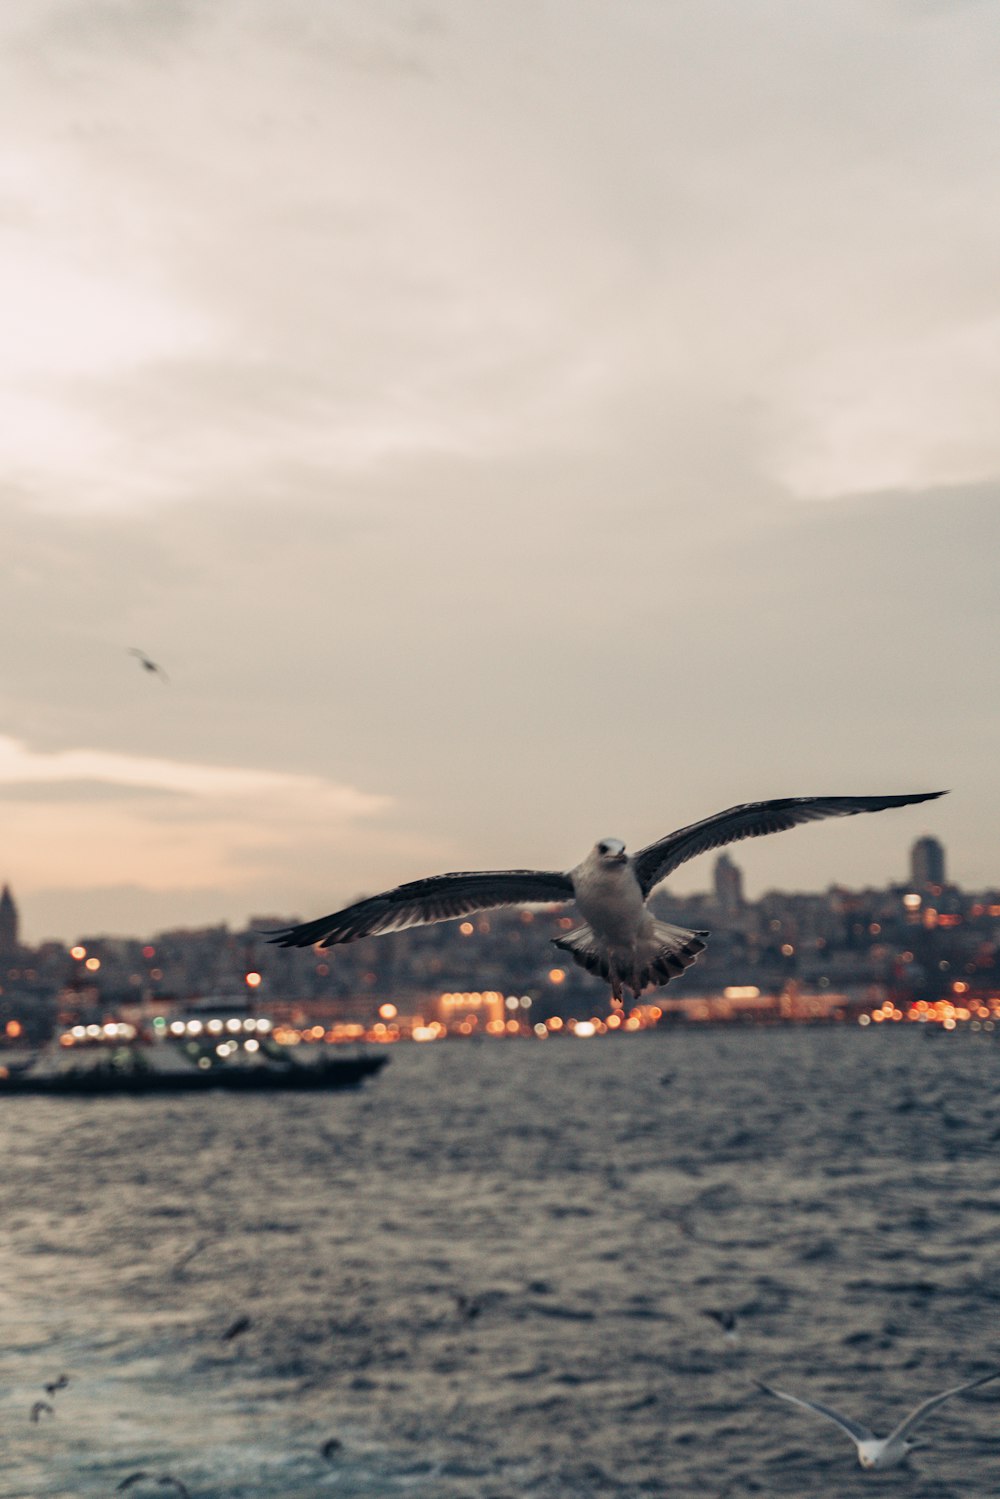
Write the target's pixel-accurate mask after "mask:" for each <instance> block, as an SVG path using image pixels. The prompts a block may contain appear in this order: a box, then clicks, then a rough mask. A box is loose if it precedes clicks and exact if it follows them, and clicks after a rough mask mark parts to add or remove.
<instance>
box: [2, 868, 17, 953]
mask: <svg viewBox="0 0 1000 1499" xmlns="http://www.w3.org/2000/svg"><path fill="white" fill-rule="evenodd" d="M19 947H20V943H19V942H18V914H17V906H16V905H15V904H14V897H13V896H12V895H11V893H10V886H9V885H4V887H3V890H2V891H0V956H2V957H5V958H7V957H13V956H14V954H15V953H16V952H17V951H18V949H19Z"/></svg>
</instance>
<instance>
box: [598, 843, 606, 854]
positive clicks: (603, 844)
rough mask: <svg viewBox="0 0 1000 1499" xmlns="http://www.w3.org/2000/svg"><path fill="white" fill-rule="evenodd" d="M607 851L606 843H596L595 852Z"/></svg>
mask: <svg viewBox="0 0 1000 1499" xmlns="http://www.w3.org/2000/svg"><path fill="white" fill-rule="evenodd" d="M607 851H608V845H607V844H606V843H599V844H598V845H597V852H598V853H599V854H606V853H607Z"/></svg>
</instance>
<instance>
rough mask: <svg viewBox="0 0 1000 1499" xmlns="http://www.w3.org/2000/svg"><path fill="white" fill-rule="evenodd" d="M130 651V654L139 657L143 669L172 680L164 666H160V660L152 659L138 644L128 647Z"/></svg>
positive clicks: (166, 679)
mask: <svg viewBox="0 0 1000 1499" xmlns="http://www.w3.org/2000/svg"><path fill="white" fill-rule="evenodd" d="M128 653H129V655H130V656H135V657H136V658H137V659H138V662H139V665H140V666H141V667H142V669H143V671H151V672H152V673H153V674H154V676H158V677H161V678H162V679H163V681H164V682H169V681H170V678H169V677H168V676H167V674H166V672H165V671H164V670H163V667H162V666H160V665H159V663H158V662H156V661H152V660H150V658H149V657H148V656H147V655H146V652H145V651H140V650H139V649H138V648H137V647H136V646H134V645H130V646H129V648H128Z"/></svg>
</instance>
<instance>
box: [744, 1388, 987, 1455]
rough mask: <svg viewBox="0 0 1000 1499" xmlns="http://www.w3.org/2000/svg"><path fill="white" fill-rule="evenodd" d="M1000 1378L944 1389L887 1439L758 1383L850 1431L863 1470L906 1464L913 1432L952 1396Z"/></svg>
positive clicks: (823, 1407)
mask: <svg viewBox="0 0 1000 1499" xmlns="http://www.w3.org/2000/svg"><path fill="white" fill-rule="evenodd" d="M998 1378H1000V1369H994V1370H993V1372H992V1373H991V1374H981V1375H980V1376H979V1378H978V1379H970V1380H967V1381H966V1383H965V1384H957V1385H954V1386H953V1387H952V1388H951V1389H950V1390H942V1391H941V1394H940V1395H931V1396H930V1397H929V1399H927V1400H924V1401H922V1402H921V1404H920V1405H918V1406H917V1407H916V1409H915V1410H912V1411H911V1412H910V1414H909V1415H908V1416H906V1417H904V1419H903V1420H902V1421H900V1423H899V1425H898V1426H897V1427H896V1428H895V1429H894V1430H893V1431H890V1433H889V1435H888V1436H887V1437H877V1436H876V1435H875V1433H874V1432H873V1431H869V1430H868V1427H867V1426H861V1425H859V1424H858V1422H857V1421H850V1420H848V1418H847V1416H842V1415H840V1414H839V1412H837V1411H834V1410H831V1409H830V1407H829V1406H827V1405H820V1404H818V1402H817V1401H815V1400H800V1399H799V1397H798V1395H789V1394H786V1392H785V1391H784V1390H774V1389H772V1388H771V1386H770V1385H766V1384H762V1383H761V1381H760V1380H759V1379H758V1380H755V1381H754V1382H755V1384H757V1385H758V1386H759V1388H760V1389H762V1390H763V1391H764V1393H765V1395H777V1397H778V1399H779V1400H788V1401H790V1403H791V1404H792V1405H800V1406H801V1407H802V1409H803V1410H807V1411H815V1413H816V1415H817V1416H825V1417H826V1419H827V1420H828V1421H832V1422H833V1424H834V1425H835V1426H839V1427H840V1429H841V1431H846V1433H847V1435H848V1436H849V1437H850V1439H851V1441H852V1442H853V1443H854V1445H855V1447H857V1449H858V1462H859V1463H860V1464H861V1466H862V1467H863V1468H878V1469H884V1468H895V1467H898V1465H899V1464H900V1463H902V1462H905V1461H906V1459H907V1458H908V1457H909V1455H910V1453H911V1452H912V1451H913V1449H914V1447H918V1446H919V1445H920V1444H919V1442H911V1441H910V1432H911V1431H916V1429H917V1427H918V1426H922V1425H923V1423H924V1422H925V1421H926V1420H927V1417H928V1416H929V1415H930V1414H931V1412H932V1411H936V1410H937V1408H938V1406H939V1405H944V1403H945V1401H946V1400H950V1399H951V1397H952V1395H961V1394H962V1392H963V1390H974V1389H976V1387H977V1386H978V1385H981V1384H989V1382H990V1380H991V1379H998Z"/></svg>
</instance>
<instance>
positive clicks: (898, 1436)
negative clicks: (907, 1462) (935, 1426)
mask: <svg viewBox="0 0 1000 1499" xmlns="http://www.w3.org/2000/svg"><path fill="white" fill-rule="evenodd" d="M991 1379H1000V1369H994V1370H993V1372H992V1373H991V1374H981V1375H980V1377H979V1378H978V1379H969V1380H967V1381H966V1383H965V1384H957V1385H954V1386H953V1388H952V1389H950V1390H942V1391H941V1393H940V1395H931V1396H930V1397H929V1399H927V1400H924V1401H922V1402H921V1404H920V1405H918V1406H917V1407H916V1409H915V1410H912V1411H911V1412H910V1414H909V1415H908V1416H906V1417H905V1418H904V1420H902V1421H900V1423H899V1425H898V1426H897V1427H896V1429H895V1431H893V1432H891V1433H890V1434H889V1436H888V1437H887V1439H886V1440H887V1441H890V1442H896V1441H901V1440H902V1439H903V1438H904V1437H906V1436H908V1435H909V1433H910V1432H911V1431H916V1429H917V1427H918V1426H920V1425H922V1424H923V1422H924V1421H926V1420H927V1417H928V1416H929V1415H930V1413H931V1411H936V1410H937V1408H938V1406H939V1405H944V1403H945V1401H946V1400H950V1399H951V1397H952V1395H961V1393H962V1391H963V1390H974V1389H975V1388H976V1386H977V1385H981V1384H989V1382H990V1380H991Z"/></svg>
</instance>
